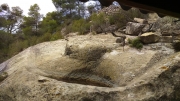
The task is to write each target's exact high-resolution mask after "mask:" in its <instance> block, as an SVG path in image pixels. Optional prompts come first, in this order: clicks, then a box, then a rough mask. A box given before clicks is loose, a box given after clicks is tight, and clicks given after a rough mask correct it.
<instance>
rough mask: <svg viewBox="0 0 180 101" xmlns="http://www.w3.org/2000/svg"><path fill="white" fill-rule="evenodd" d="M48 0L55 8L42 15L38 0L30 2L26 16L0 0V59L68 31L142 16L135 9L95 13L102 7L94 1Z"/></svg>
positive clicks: (82, 30) (87, 29) (82, 31)
mask: <svg viewBox="0 0 180 101" xmlns="http://www.w3.org/2000/svg"><path fill="white" fill-rule="evenodd" d="M52 2H53V4H54V5H55V7H56V9H57V11H54V12H49V13H47V14H46V16H43V15H42V14H40V13H39V11H40V8H39V6H38V4H34V5H31V6H30V8H29V12H28V16H24V15H23V10H22V9H21V8H20V7H18V5H17V6H16V7H9V6H8V4H0V12H6V15H0V63H1V62H3V61H5V60H7V59H9V58H11V57H12V56H14V55H16V54H18V53H19V52H21V51H23V50H24V49H26V48H28V47H30V46H32V45H35V44H38V43H41V42H46V41H54V40H58V39H62V38H64V36H65V35H66V34H68V33H72V32H78V33H79V34H80V35H84V34H87V33H89V32H90V26H92V25H93V28H92V29H93V31H94V32H95V33H96V32H97V30H98V28H101V29H104V28H105V27H107V26H109V25H117V26H118V27H123V26H125V25H126V23H127V22H128V21H131V20H132V19H133V18H134V17H140V18H143V17H145V16H144V15H143V14H141V13H140V12H139V11H138V9H131V10H129V11H127V12H126V11H123V10H121V11H119V13H118V14H117V13H116V14H113V15H110V16H109V15H106V14H105V13H98V12H99V10H101V9H102V8H103V7H102V6H101V5H100V3H99V2H98V1H96V3H95V4H93V5H88V6H85V5H84V3H83V2H80V1H79V0H52ZM125 15H126V16H125ZM107 19H108V21H109V22H108V25H107ZM63 29H64V30H63ZM62 30H63V33H62Z"/></svg>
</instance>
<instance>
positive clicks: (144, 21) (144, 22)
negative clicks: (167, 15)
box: [134, 18, 148, 24]
mask: <svg viewBox="0 0 180 101" xmlns="http://www.w3.org/2000/svg"><path fill="white" fill-rule="evenodd" d="M134 21H136V22H138V23H141V24H148V21H147V20H146V19H141V18H134Z"/></svg>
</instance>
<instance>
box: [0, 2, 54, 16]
mask: <svg viewBox="0 0 180 101" xmlns="http://www.w3.org/2000/svg"><path fill="white" fill-rule="evenodd" d="M3 3H7V4H8V5H9V7H14V6H19V7H20V8H21V9H23V12H24V13H23V14H24V15H27V14H28V12H29V8H30V6H31V5H34V4H35V3H37V4H38V5H39V7H40V9H41V10H40V13H41V14H43V15H46V13H48V12H52V11H56V8H55V6H54V5H53V3H52V0H0V5H1V4H3Z"/></svg>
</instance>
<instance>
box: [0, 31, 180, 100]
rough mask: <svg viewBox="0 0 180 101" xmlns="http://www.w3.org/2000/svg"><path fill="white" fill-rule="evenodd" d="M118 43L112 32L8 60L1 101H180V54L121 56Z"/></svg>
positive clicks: (62, 42) (74, 39)
mask: <svg viewBox="0 0 180 101" xmlns="http://www.w3.org/2000/svg"><path fill="white" fill-rule="evenodd" d="M115 41H116V38H115V37H113V36H112V35H111V34H106V35H94V36H92V35H85V36H74V37H69V41H66V40H58V41H51V42H44V43H41V44H38V45H35V46H32V47H29V48H27V49H26V50H24V51H23V52H21V53H19V54H17V55H16V56H14V57H12V58H11V59H9V60H8V61H6V62H7V63H5V65H6V66H5V68H3V69H2V71H1V72H6V73H7V74H8V77H7V78H5V79H4V80H3V81H2V82H0V87H1V89H0V101H139V100H142V101H168V100H169V101H172V100H174V99H175V98H176V99H175V100H179V99H180V98H179V92H180V90H179V87H180V83H179V81H180V53H175V54H172V55H169V53H166V52H156V51H152V50H146V51H141V52H139V51H138V50H133V49H132V48H130V47H125V51H124V52H123V51H122V50H119V48H121V47H119V46H118V49H117V44H116V43H115ZM0 66H1V65H0Z"/></svg>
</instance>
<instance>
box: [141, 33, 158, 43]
mask: <svg viewBox="0 0 180 101" xmlns="http://www.w3.org/2000/svg"><path fill="white" fill-rule="evenodd" d="M159 39H160V36H158V35H157V34H155V33H153V32H148V33H144V34H142V35H141V36H140V40H141V41H142V42H143V43H145V44H150V43H155V42H158V41H159Z"/></svg>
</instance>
